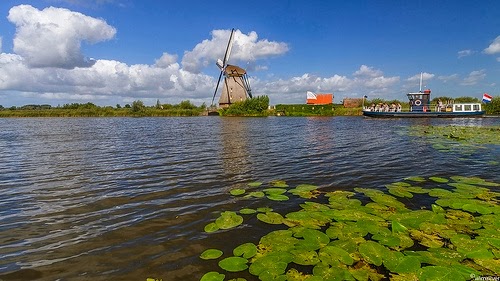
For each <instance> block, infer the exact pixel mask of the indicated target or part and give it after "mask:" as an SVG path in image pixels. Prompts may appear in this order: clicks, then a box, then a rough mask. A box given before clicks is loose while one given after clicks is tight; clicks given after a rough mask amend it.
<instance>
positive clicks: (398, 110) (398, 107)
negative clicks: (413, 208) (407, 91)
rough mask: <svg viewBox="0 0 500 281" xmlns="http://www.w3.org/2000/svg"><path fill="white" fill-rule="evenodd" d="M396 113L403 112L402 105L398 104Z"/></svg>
mask: <svg viewBox="0 0 500 281" xmlns="http://www.w3.org/2000/svg"><path fill="white" fill-rule="evenodd" d="M396 111H397V112H401V104H400V103H399V102H398V104H397V105H396Z"/></svg>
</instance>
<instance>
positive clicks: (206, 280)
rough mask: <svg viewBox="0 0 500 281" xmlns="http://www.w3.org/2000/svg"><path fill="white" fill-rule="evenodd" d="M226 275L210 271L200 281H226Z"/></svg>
mask: <svg viewBox="0 0 500 281" xmlns="http://www.w3.org/2000/svg"><path fill="white" fill-rule="evenodd" d="M224 278H226V275H224V274H221V273H219V272H215V271H210V272H207V273H205V274H204V275H203V277H201V279H200V281H224Z"/></svg>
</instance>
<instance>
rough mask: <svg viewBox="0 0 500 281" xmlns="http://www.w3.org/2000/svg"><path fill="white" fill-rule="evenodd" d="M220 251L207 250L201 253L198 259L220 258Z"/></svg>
mask: <svg viewBox="0 0 500 281" xmlns="http://www.w3.org/2000/svg"><path fill="white" fill-rule="evenodd" d="M222 254H223V253H222V251H221V250H218V249H207V250H205V251H204V252H203V253H201V255H200V258H202V259H204V260H212V259H218V258H220V257H221V256H222Z"/></svg>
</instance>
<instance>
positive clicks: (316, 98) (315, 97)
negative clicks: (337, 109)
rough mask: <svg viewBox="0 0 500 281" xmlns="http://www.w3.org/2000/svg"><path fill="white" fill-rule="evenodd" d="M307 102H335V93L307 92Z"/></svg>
mask: <svg viewBox="0 0 500 281" xmlns="http://www.w3.org/2000/svg"><path fill="white" fill-rule="evenodd" d="M306 103H307V104H333V94H315V93H313V92H309V91H308V92H307V98H306Z"/></svg>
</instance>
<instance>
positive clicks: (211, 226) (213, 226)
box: [204, 222, 220, 233]
mask: <svg viewBox="0 0 500 281" xmlns="http://www.w3.org/2000/svg"><path fill="white" fill-rule="evenodd" d="M219 229H220V228H219V226H218V225H217V224H216V223H215V222H211V223H209V224H207V225H205V228H204V230H205V232H207V233H211V232H215V231H217V230H219Z"/></svg>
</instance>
